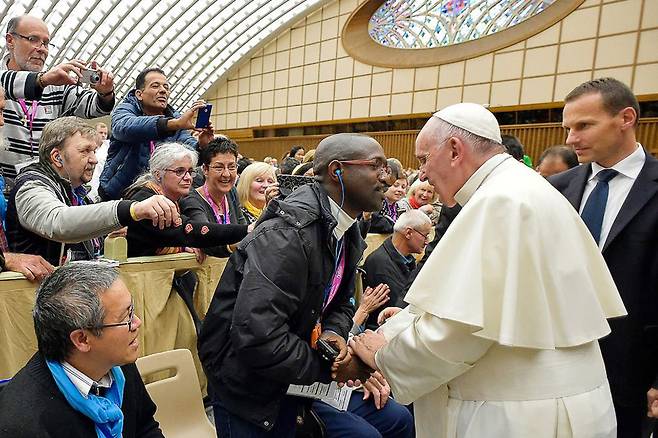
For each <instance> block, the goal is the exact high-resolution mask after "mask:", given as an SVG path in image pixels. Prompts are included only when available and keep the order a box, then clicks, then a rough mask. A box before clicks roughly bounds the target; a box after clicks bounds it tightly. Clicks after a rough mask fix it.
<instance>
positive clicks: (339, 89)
mask: <svg viewBox="0 0 658 438" xmlns="http://www.w3.org/2000/svg"><path fill="white" fill-rule="evenodd" d="M350 97H352V78H347V79H341V80H338V81H336V88H335V89H334V98H335V99H339V100H340V99H349V98H350Z"/></svg>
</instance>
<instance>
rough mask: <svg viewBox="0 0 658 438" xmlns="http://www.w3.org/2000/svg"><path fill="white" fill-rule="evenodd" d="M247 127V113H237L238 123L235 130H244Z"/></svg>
mask: <svg viewBox="0 0 658 438" xmlns="http://www.w3.org/2000/svg"><path fill="white" fill-rule="evenodd" d="M247 126H249V113H248V112H244V113H238V121H237V125H236V128H246V127H247Z"/></svg>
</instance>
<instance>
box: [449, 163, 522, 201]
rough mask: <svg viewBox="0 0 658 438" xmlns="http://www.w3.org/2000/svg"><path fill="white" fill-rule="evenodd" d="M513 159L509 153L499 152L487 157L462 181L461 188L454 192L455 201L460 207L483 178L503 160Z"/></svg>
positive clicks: (480, 183)
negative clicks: (464, 181)
mask: <svg viewBox="0 0 658 438" xmlns="http://www.w3.org/2000/svg"><path fill="white" fill-rule="evenodd" d="M508 159H513V158H512V157H511V155H508V154H504V153H500V154H496V155H494V156H493V157H491V158H489V159H488V160H487V161H485V162H484V164H482V166H480V167H479V168H478V169H477V170H476V171H475V173H473V175H471V177H470V178H469V179H468V180H467V181H466V183H464V185H463V186H462V188H461V189H459V191H458V192H457V193H455V201H457V202H458V203H459V205H461V206H462V207H463V206H465V205H466V203H467V202H468V200H469V199H471V196H473V193H475V191H476V190H477V189H478V188H479V187H480V186H481V185H482V183H483V182H484V180H485V179H487V177H488V176H489V175H490V174H491V172H493V170H494V169H495V168H496V167H498V166H499V165H500V164H501V163H502V162H503V161H505V160H508Z"/></svg>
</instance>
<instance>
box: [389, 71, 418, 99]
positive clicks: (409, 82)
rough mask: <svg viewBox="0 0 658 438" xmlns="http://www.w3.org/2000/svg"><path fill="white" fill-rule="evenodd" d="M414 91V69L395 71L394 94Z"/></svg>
mask: <svg viewBox="0 0 658 438" xmlns="http://www.w3.org/2000/svg"><path fill="white" fill-rule="evenodd" d="M413 89H414V69H412V68H405V69H395V70H393V93H400V92H404V91H412V90H413Z"/></svg>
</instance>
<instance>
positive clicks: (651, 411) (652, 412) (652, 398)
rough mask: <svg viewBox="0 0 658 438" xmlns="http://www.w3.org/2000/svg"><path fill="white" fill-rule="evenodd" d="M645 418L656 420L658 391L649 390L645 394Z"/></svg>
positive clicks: (654, 389) (657, 414)
mask: <svg viewBox="0 0 658 438" xmlns="http://www.w3.org/2000/svg"><path fill="white" fill-rule="evenodd" d="M647 417H651V418H658V389H656V388H651V389H650V390H649V391H648V392H647Z"/></svg>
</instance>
